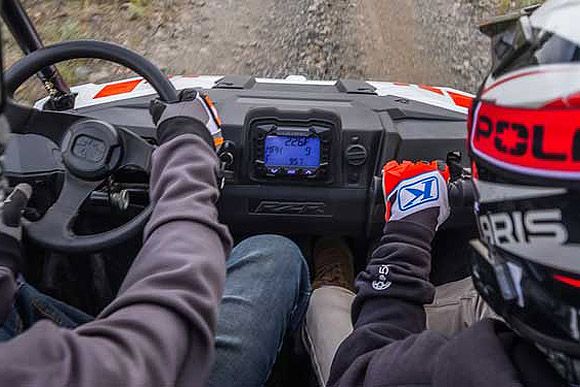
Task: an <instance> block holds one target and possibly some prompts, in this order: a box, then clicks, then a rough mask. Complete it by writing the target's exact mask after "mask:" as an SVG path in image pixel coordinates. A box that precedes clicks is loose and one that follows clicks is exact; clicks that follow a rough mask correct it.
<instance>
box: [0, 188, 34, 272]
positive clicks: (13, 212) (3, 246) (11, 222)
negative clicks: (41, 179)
mask: <svg viewBox="0 0 580 387" xmlns="http://www.w3.org/2000/svg"><path fill="white" fill-rule="evenodd" d="M31 195H32V187H30V186H29V185H28V184H19V185H18V186H16V188H14V191H13V192H12V194H10V196H8V198H6V200H5V201H4V202H1V203H0V266H5V267H8V268H9V269H10V270H12V272H14V274H17V273H18V272H19V271H20V269H21V267H22V254H21V251H20V242H21V239H22V227H21V225H20V224H21V219H22V210H24V208H25V207H26V205H27V204H28V200H29V199H30V196H31Z"/></svg>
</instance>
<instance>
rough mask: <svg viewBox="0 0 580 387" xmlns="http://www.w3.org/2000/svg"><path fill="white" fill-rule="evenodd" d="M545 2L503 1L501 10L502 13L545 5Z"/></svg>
mask: <svg viewBox="0 0 580 387" xmlns="http://www.w3.org/2000/svg"><path fill="white" fill-rule="evenodd" d="M544 1H545V0H501V2H500V5H499V9H500V11H501V12H502V13H505V12H508V11H509V10H512V9H519V8H524V7H529V6H530V5H534V4H540V3H543V2H544Z"/></svg>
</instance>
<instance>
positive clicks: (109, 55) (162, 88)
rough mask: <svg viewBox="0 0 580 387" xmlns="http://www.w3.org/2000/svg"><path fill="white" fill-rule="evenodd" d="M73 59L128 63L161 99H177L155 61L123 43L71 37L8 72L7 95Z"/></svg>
mask: <svg viewBox="0 0 580 387" xmlns="http://www.w3.org/2000/svg"><path fill="white" fill-rule="evenodd" d="M73 59H102V60H106V61H109V62H113V63H116V64H119V65H122V66H125V67H127V68H129V69H131V70H133V71H134V72H135V73H137V74H138V75H140V76H141V77H143V78H144V79H145V80H146V81H147V82H149V84H150V85H151V86H152V87H153V88H154V89H155V90H156V91H157V93H158V94H159V98H160V99H161V100H163V101H165V102H175V101H177V91H176V90H175V87H173V84H172V83H171V82H169V80H168V79H167V76H166V75H165V74H163V72H162V71H161V70H159V69H158V68H157V67H156V66H155V65H154V64H153V63H151V62H150V61H148V60H147V59H145V58H143V57H142V56H141V55H139V54H137V53H136V52H134V51H131V50H129V49H127V48H125V47H123V46H120V45H118V44H115V43H109V42H102V41H98V40H71V41H67V42H62V43H57V44H54V45H51V46H47V47H44V48H42V49H40V50H37V51H34V52H32V53H30V54H28V55H26V56H25V57H24V58H22V59H20V60H19V61H18V62H16V63H15V64H14V65H13V66H12V67H10V69H8V71H6V73H5V75H4V79H5V84H6V93H7V95H8V96H10V97H13V96H14V93H15V92H16V90H17V89H18V88H19V87H20V86H21V85H22V84H23V83H24V82H25V81H26V80H27V79H28V78H30V77H32V76H33V75H34V74H36V73H38V72H39V71H41V70H42V69H43V68H45V67H49V66H52V65H54V64H57V63H59V62H64V61H67V60H73Z"/></svg>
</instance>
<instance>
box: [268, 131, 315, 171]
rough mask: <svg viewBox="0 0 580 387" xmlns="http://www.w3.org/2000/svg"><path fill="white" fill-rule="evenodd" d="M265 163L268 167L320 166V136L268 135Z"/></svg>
mask: <svg viewBox="0 0 580 387" xmlns="http://www.w3.org/2000/svg"><path fill="white" fill-rule="evenodd" d="M264 147H265V149H264V164H265V165H266V166H268V167H297V168H318V167H319V166H320V138H318V137H305V136H266V142H265V145H264Z"/></svg>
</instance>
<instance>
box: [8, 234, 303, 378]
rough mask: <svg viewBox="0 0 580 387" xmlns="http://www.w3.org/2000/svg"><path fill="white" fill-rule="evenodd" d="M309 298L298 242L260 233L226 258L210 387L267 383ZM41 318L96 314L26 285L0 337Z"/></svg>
mask: <svg viewBox="0 0 580 387" xmlns="http://www.w3.org/2000/svg"><path fill="white" fill-rule="evenodd" d="M309 296H310V278H309V274H308V266H307V265H306V262H305V260H304V258H303V256H302V253H301V252H300V249H299V248H298V246H296V244H294V242H292V241H290V240H289V239H286V238H284V237H280V236H276V235H260V236H255V237H251V238H248V239H246V240H244V241H242V242H241V243H240V244H238V245H237V246H236V247H235V248H234V249H233V250H232V254H231V255H230V258H229V260H228V261H227V279H226V286H225V290H224V295H223V298H222V302H221V305H220V309H219V317H218V326H217V334H216V343H215V346H216V359H215V364H214V366H213V370H212V372H211V375H210V380H209V383H208V386H231V387H235V386H245V387H246V386H262V385H264V383H265V382H266V380H267V379H268V376H269V374H270V370H271V368H272V366H273V365H274V362H275V361H276V357H277V355H278V352H279V351H280V348H281V347H282V343H283V340H284V336H285V334H286V333H287V332H288V331H296V330H297V329H298V328H299V326H300V324H301V321H302V318H303V316H304V314H305V312H306V309H307V307H308V299H309ZM40 319H50V320H52V321H54V322H55V323H56V324H58V325H59V326H63V327H66V328H71V329H72V328H75V327H77V326H79V325H81V324H84V323H86V322H89V321H91V320H92V319H93V318H92V317H91V316H88V315H87V314H85V313H83V312H81V311H79V310H77V309H75V308H73V307H71V306H68V305H66V304H64V303H62V302H60V301H58V300H55V299H53V298H51V297H49V296H47V295H44V294H42V293H40V292H38V291H37V290H35V289H34V288H33V287H32V286H30V285H28V284H26V283H23V284H22V285H21V286H20V288H19V290H18V293H17V295H16V300H15V305H14V308H13V310H12V312H11V313H10V315H9V316H8V318H7V320H6V322H5V323H4V325H3V326H2V327H0V341H7V340H9V339H11V338H13V337H15V336H17V335H18V334H20V333H22V332H24V331H25V330H26V329H27V328H29V327H30V326H32V325H33V324H34V323H35V322H36V321H38V320H40Z"/></svg>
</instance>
